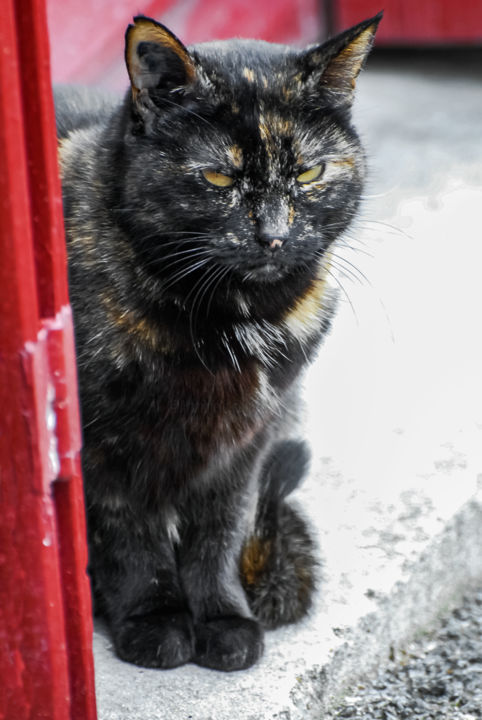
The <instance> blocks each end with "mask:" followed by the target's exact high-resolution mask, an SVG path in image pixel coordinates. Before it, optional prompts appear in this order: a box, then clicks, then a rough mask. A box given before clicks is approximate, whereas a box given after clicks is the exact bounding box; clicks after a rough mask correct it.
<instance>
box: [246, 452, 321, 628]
mask: <svg viewBox="0 0 482 720" xmlns="http://www.w3.org/2000/svg"><path fill="white" fill-rule="evenodd" d="M309 460H310V453H309V450H308V448H307V447H306V445H305V444H304V443H303V442H301V441H296V440H286V441H284V442H280V443H278V444H277V445H275V446H274V448H273V450H272V452H271V454H270V455H269V457H268V460H267V461H266V463H265V466H264V469H263V474H262V481H261V488H260V497H259V502H258V509H257V515H256V521H255V528H254V532H253V533H252V535H251V536H250V537H249V538H248V540H247V541H246V543H245V546H244V548H243V552H242V556H241V576H242V580H243V585H244V589H245V591H246V595H247V597H248V601H249V604H250V606H251V609H252V611H253V613H254V615H255V616H256V617H257V618H258V620H259V621H260V622H261V623H262V624H263V625H264V626H265V627H267V628H274V627H277V626H278V625H283V624H286V623H293V622H296V621H297V620H300V619H301V618H302V617H303V616H304V615H306V613H307V612H308V610H309V608H310V606H311V603H312V597H313V592H314V589H315V585H316V570H317V566H318V563H317V561H316V559H315V546H314V542H313V540H312V539H311V537H310V534H309V532H308V529H307V526H306V522H305V521H304V519H303V518H302V516H301V515H300V514H299V513H298V512H297V511H296V510H295V509H294V508H293V507H291V506H290V505H288V503H287V502H286V501H285V498H286V496H287V495H289V494H290V493H291V492H292V491H293V490H294V489H295V488H296V487H297V486H298V485H299V484H300V482H301V480H302V478H303V477H304V475H305V474H306V472H307V469H308V466H309Z"/></svg>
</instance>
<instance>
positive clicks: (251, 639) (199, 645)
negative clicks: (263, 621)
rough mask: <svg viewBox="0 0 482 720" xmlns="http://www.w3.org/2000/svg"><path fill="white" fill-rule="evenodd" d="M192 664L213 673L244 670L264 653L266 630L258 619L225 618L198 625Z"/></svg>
mask: <svg viewBox="0 0 482 720" xmlns="http://www.w3.org/2000/svg"><path fill="white" fill-rule="evenodd" d="M195 635H196V649H195V654H194V658H193V661H194V662H195V663H197V664H198V665H202V666H203V667H208V668H212V669H214V670H225V671H231V670H244V669H245V668H248V667H250V666H251V665H253V664H254V663H255V662H256V661H257V660H258V659H259V658H260V657H261V655H262V654H263V647H264V645H263V630H262V628H261V626H260V625H259V623H257V622H256V620H250V619H248V618H241V617H224V618H218V619H216V620H210V621H208V622H205V623H202V624H199V625H196V627H195Z"/></svg>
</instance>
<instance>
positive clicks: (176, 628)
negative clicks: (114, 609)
mask: <svg viewBox="0 0 482 720" xmlns="http://www.w3.org/2000/svg"><path fill="white" fill-rule="evenodd" d="M114 644H115V649H116V652H117V654H118V656H119V657H120V658H121V659H122V660H125V661H126V662H131V663H134V664H135V665H141V666H142V667H149V668H174V667H178V666H179V665H184V664H185V663H187V662H190V661H191V660H192V658H193V654H194V632H193V624H192V619H191V616H190V615H189V614H188V613H173V614H169V615H168V614H165V615H164V614H161V613H152V614H149V615H140V616H138V617H136V616H134V617H130V618H129V619H128V620H125V621H124V622H123V623H122V625H120V626H119V627H117V628H116V629H115V631H114Z"/></svg>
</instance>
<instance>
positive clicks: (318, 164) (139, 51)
mask: <svg viewBox="0 0 482 720" xmlns="http://www.w3.org/2000/svg"><path fill="white" fill-rule="evenodd" d="M380 18H381V15H378V16H376V17H375V18H372V19H370V20H367V21H365V22H362V23H360V24H359V25H357V26H356V27H354V28H352V29H350V30H347V31H346V32H344V33H342V34H341V35H339V36H337V37H335V38H334V39H332V40H329V41H328V42H326V43H324V44H322V45H317V46H311V47H309V48H307V49H305V50H296V49H293V48H289V47H286V46H282V45H273V44H269V43H265V42H262V41H254V40H231V41H224V42H213V43H206V44H201V45H195V46H192V47H189V48H186V47H185V46H184V45H183V44H182V43H181V42H180V41H179V40H178V39H177V38H176V37H175V36H174V35H173V34H172V33H171V32H170V31H169V30H167V29H166V28H165V27H163V26H162V25H160V24H158V23H156V22H154V21H153V20H150V19H148V18H145V17H137V18H135V19H134V24H133V25H130V26H129V28H128V30H127V33H126V64H127V68H128V72H129V77H130V80H131V94H130V96H129V100H128V106H129V107H128V116H129V120H128V122H127V126H126V134H125V148H126V158H127V163H126V178H125V182H124V187H125V196H124V198H123V203H124V204H125V205H126V206H127V207H129V208H130V209H131V210H132V213H131V214H130V215H129V219H128V220H127V221H128V222H130V223H131V225H132V231H133V232H132V234H133V235H136V238H137V240H136V242H138V243H139V247H140V251H141V253H140V254H141V255H142V257H144V258H148V264H149V267H150V269H151V270H152V271H153V272H156V273H164V274H165V273H166V272H167V270H169V272H170V274H171V276H172V275H173V274H174V273H176V272H177V273H178V275H179V279H180V281H182V280H183V278H184V276H183V273H182V270H183V267H185V268H186V269H187V268H188V266H189V267H191V266H192V265H193V264H194V263H195V262H197V263H198V267H197V268H195V269H191V270H190V273H191V277H190V278H188V281H192V279H193V278H194V277H196V274H199V273H200V272H201V271H202V270H203V268H204V267H205V266H212V265H214V266H215V267H216V268H221V269H225V274H226V276H230V277H232V278H235V280H236V282H238V283H245V284H247V285H249V284H250V283H254V284H259V283H263V284H266V283H276V282H281V281H283V280H284V279H285V278H287V277H288V276H290V275H292V274H296V273H298V274H300V273H303V272H306V273H311V272H314V271H315V270H316V267H317V265H318V264H319V262H320V258H322V256H323V254H324V252H326V249H327V248H328V247H329V245H330V244H331V243H332V242H333V240H334V239H335V238H336V237H337V236H338V235H339V234H340V233H341V232H343V231H344V230H345V229H346V227H347V226H348V225H349V223H350V221H351V219H352V218H353V215H354V214H355V212H356V209H357V207H358V204H359V199H360V193H361V189H362V184H363V176H364V172H365V171H364V157H363V152H362V150H361V147H360V143H359V140H358V137H357V135H356V132H355V131H354V129H353V127H352V125H351V121H350V109H351V104H352V101H353V94H354V88H355V81H356V78H357V76H358V74H359V72H360V70H361V68H362V66H363V64H364V61H365V59H366V56H367V53H368V52H369V50H370V48H371V45H372V43H373V38H374V35H375V32H376V28H377V25H378V23H379V21H380ZM169 263H170V264H169ZM221 269H220V270H219V274H220V275H221V272H222V270H221ZM228 269H229V270H228ZM188 274H189V273H188ZM185 277H187V274H186V276H185Z"/></svg>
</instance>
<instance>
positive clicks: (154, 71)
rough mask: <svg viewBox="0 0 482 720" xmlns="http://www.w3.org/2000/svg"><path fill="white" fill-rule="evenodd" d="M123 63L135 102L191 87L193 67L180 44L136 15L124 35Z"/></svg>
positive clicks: (162, 26)
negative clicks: (155, 92)
mask: <svg viewBox="0 0 482 720" xmlns="http://www.w3.org/2000/svg"><path fill="white" fill-rule="evenodd" d="M125 59H126V65H127V71H128V73H129V78H130V81H131V86H132V95H133V98H134V100H135V101H136V100H137V99H138V96H139V93H141V92H142V91H146V92H149V91H150V90H153V89H157V90H166V91H170V90H173V89H175V88H181V87H185V86H186V85H189V84H191V83H192V82H193V81H194V78H195V70H194V64H193V61H192V59H191V56H190V55H189V52H188V51H187V49H186V48H185V47H184V45H183V44H182V42H181V41H180V40H178V38H177V37H176V36H175V35H174V34H173V33H171V31H170V30H168V29H167V28H166V27H164V25H161V24H160V23H158V22H156V21H155V20H151V19H150V18H147V17H144V16H142V15H139V16H137V17H135V18H134V24H133V25H129V26H128V28H127V31H126V44H125Z"/></svg>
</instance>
